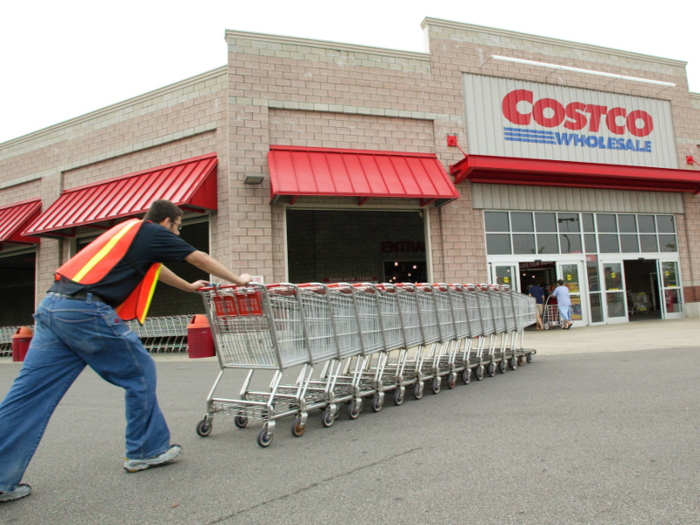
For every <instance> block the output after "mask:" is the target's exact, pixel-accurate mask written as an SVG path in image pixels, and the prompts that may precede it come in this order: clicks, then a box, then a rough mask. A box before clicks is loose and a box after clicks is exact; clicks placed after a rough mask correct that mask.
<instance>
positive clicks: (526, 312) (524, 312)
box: [508, 290, 537, 365]
mask: <svg viewBox="0 0 700 525" xmlns="http://www.w3.org/2000/svg"><path fill="white" fill-rule="evenodd" d="M508 295H510V298H511V301H512V302H513V313H514V317H515V330H516V331H515V334H514V339H513V343H512V348H513V357H515V358H517V364H519V365H522V364H523V363H524V362H525V361H527V362H528V363H531V362H532V356H533V355H535V354H536V353H537V350H535V349H534V348H524V347H523V345H524V339H525V328H527V327H528V326H531V325H533V324H535V323H536V322H537V304H536V301H535V298H534V297H530V296H528V295H525V294H521V293H515V292H513V291H512V290H508Z"/></svg>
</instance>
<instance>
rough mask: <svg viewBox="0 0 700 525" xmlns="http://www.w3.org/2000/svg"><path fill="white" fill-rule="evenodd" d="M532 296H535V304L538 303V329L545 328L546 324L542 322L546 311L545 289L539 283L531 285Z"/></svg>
mask: <svg viewBox="0 0 700 525" xmlns="http://www.w3.org/2000/svg"><path fill="white" fill-rule="evenodd" d="M530 297H534V298H535V304H536V305H537V329H538V330H544V325H543V324H542V313H543V312H544V290H543V289H542V287H541V286H540V285H539V284H537V283H535V284H533V285H532V286H530Z"/></svg>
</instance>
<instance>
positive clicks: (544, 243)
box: [484, 211, 678, 255]
mask: <svg viewBox="0 0 700 525" xmlns="http://www.w3.org/2000/svg"><path fill="white" fill-rule="evenodd" d="M484 224H485V229H486V252H487V253H488V255H511V254H513V255H532V254H558V253H562V254H566V253H583V252H584V251H585V253H590V254H596V253H659V252H677V251H678V240H677V234H676V225H675V221H674V217H673V215H641V214H640V215H635V214H629V213H625V214H622V213H621V214H615V213H554V212H506V211H485V212H484Z"/></svg>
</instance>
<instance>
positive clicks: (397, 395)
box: [394, 387, 406, 406]
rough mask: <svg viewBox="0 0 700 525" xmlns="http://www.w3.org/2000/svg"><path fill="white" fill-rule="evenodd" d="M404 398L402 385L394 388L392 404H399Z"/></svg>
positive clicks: (404, 393)
mask: <svg viewBox="0 0 700 525" xmlns="http://www.w3.org/2000/svg"><path fill="white" fill-rule="evenodd" d="M405 399H406V389H405V388H404V387H397V388H396V390H394V404H395V405H396V406H401V405H403V402H404V400H405Z"/></svg>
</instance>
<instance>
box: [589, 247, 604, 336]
mask: <svg viewBox="0 0 700 525" xmlns="http://www.w3.org/2000/svg"><path fill="white" fill-rule="evenodd" d="M586 274H587V276H588V301H589V303H588V304H589V307H590V314H591V324H596V323H603V322H605V316H604V314H603V292H602V291H601V289H600V270H599V268H598V257H597V256H596V255H593V254H588V255H586Z"/></svg>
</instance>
